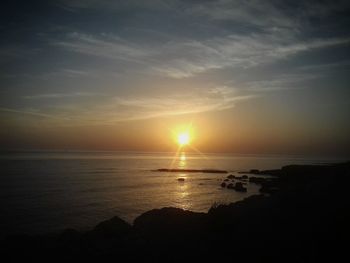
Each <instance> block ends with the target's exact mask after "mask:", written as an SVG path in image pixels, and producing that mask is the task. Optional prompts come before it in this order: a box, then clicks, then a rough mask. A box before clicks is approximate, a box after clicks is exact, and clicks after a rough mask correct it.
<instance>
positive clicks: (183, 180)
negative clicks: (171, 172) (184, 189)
mask: <svg viewBox="0 0 350 263" xmlns="http://www.w3.org/2000/svg"><path fill="white" fill-rule="evenodd" d="M177 180H178V181H179V182H185V178H182V177H180V178H177Z"/></svg>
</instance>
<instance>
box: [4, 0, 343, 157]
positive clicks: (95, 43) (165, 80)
mask: <svg viewBox="0 0 350 263" xmlns="http://www.w3.org/2000/svg"><path fill="white" fill-rule="evenodd" d="M0 13H1V16H0V32H1V38H0V128H1V130H0V149H1V150H23V149H24V150H26V149H27V150H33V149H41V150H45V149H50V150H117V151H173V150H176V147H177V145H176V142H175V137H176V134H177V133H179V132H181V131H183V130H186V129H190V130H191V136H192V138H191V148H193V149H196V150H199V151H201V152H227V153H244V154H309V155H348V156H350V136H349V134H350V86H349V83H350V76H349V75H350V52H349V51H350V49H349V48H350V30H349V28H350V2H349V1H335V0H333V1H271V0H267V1H256V0H252V1H249V0H247V1H243V0H237V1H233V0H232V1H229V0H189V1H185V0H163V1H161V0H149V1H136V0H128V1H120V0H116V1H107V0H99V1H98V0H86V1H83V0H53V1H4V3H3V4H2V8H1V11H0ZM188 148H190V147H188ZM188 150H190V149H188Z"/></svg>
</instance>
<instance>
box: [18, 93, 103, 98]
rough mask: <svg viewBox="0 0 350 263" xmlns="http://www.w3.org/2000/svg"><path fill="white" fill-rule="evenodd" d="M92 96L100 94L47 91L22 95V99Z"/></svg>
mask: <svg viewBox="0 0 350 263" xmlns="http://www.w3.org/2000/svg"><path fill="white" fill-rule="evenodd" d="M93 96H102V94H100V93H91V92H74V93H48V94H36V95H29V96H23V99H30V100H32V99H61V98H69V97H93Z"/></svg>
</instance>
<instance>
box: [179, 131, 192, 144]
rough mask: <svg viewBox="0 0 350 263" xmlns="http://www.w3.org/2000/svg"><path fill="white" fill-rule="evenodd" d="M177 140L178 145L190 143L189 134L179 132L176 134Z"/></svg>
mask: <svg viewBox="0 0 350 263" xmlns="http://www.w3.org/2000/svg"><path fill="white" fill-rule="evenodd" d="M177 142H178V144H179V145H180V146H185V145H187V144H189V143H190V135H189V134H188V133H187V132H183V133H180V134H179V135H178V136H177Z"/></svg>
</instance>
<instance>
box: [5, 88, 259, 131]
mask: <svg viewBox="0 0 350 263" xmlns="http://www.w3.org/2000/svg"><path fill="white" fill-rule="evenodd" d="M66 96H67V94H42V95H37V96H32V97H28V99H41V98H45V99H48V98H55V99H56V98H64V97H66ZM254 97H256V95H249V94H248V95H238V94H236V92H235V90H234V89H232V88H230V87H226V86H220V87H214V88H212V89H196V90H193V91H191V92H189V93H187V94H182V95H171V96H162V97H161V96H157V97H154V96H138V97H121V96H115V97H110V98H107V97H105V98H100V100H99V101H98V102H96V103H94V104H89V105H87V104H84V103H80V104H71V105H69V104H67V103H66V102H64V103H63V104H61V105H55V106H42V107H41V108H37V109H24V108H23V109H10V108H0V111H5V112H11V113H17V114H25V115H31V116H33V117H35V116H36V117H40V118H42V117H44V118H48V119H49V120H57V123H59V124H61V125H73V126H74V125H81V124H89V125H93V124H96V125H101V124H102V125H106V124H114V123H117V122H122V121H133V120H142V119H150V118H157V117H168V116H175V115H184V114H194V113H204V112H210V111H221V110H226V109H230V108H233V107H234V106H235V105H236V103H238V102H240V101H244V100H249V99H252V98H254ZM57 123H56V124H57Z"/></svg>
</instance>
